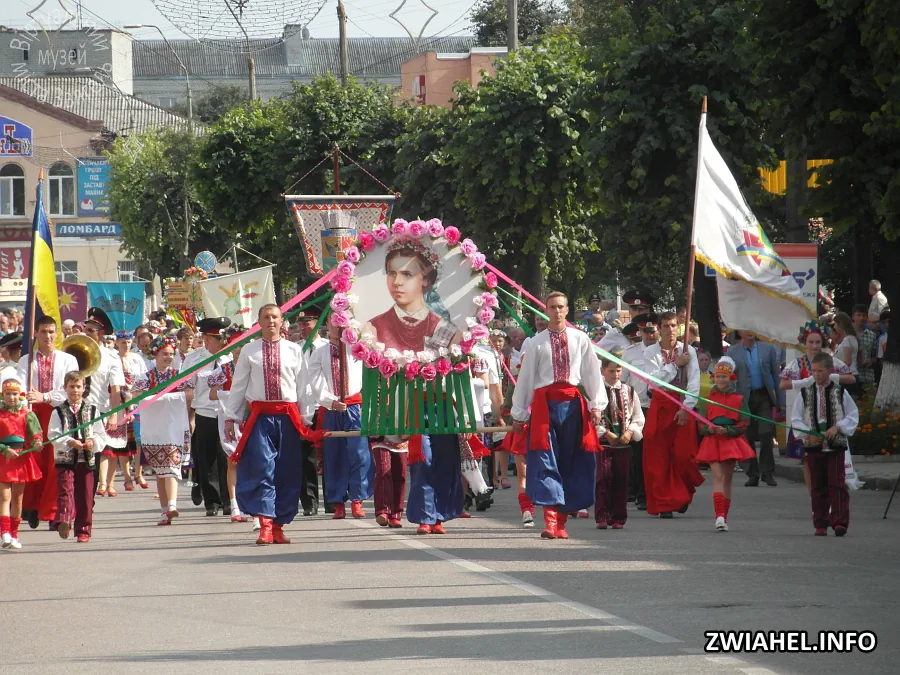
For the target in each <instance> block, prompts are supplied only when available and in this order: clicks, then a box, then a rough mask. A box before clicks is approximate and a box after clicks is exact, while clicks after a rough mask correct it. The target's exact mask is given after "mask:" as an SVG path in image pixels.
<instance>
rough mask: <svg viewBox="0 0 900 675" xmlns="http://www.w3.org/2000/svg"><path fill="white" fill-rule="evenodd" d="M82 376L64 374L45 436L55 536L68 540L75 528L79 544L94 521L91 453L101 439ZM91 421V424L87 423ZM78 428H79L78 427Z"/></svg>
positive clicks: (88, 534)
mask: <svg viewBox="0 0 900 675" xmlns="http://www.w3.org/2000/svg"><path fill="white" fill-rule="evenodd" d="M84 388H85V381H84V376H83V375H82V374H81V373H80V372H78V371H77V370H73V371H70V372H68V373H66V376H65V391H66V399H67V400H66V401H64V402H63V403H61V404H60V405H58V406H57V407H56V408H55V409H54V411H53V415H52V416H51V418H50V430H49V434H48V435H49V437H50V438H51V439H53V443H52V447H53V452H54V460H55V463H56V479H57V486H58V488H59V494H58V503H57V516H56V519H57V521H58V523H59V528H58V530H57V532H59V536H60V537H61V538H63V539H68V537H69V533H70V532H71V530H72V525H73V523H74V525H75V537H76V539H77V541H78V542H79V543H81V544H86V543H87V542H89V541H90V540H91V526H92V525H93V518H94V451H95V450H96V446H97V439H102V438H104V437H105V433H106V432H105V431H104V428H103V421H102V420H100V419H98V418H99V416H100V413H99V412H98V410H97V406H95V405H91V404H89V403H87V402H86V401H85V400H84ZM91 420H93V422H91ZM79 427H80V428H79Z"/></svg>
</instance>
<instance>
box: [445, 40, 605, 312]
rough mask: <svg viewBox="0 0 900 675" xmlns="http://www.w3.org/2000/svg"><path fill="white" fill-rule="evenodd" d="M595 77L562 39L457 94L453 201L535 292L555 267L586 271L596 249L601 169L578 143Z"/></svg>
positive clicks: (476, 233)
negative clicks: (584, 102) (594, 181)
mask: <svg viewBox="0 0 900 675" xmlns="http://www.w3.org/2000/svg"><path fill="white" fill-rule="evenodd" d="M593 78H594V75H593V73H592V72H591V70H590V69H589V68H588V67H587V64H586V60H585V53H584V50H583V49H582V47H581V45H580V44H579V43H578V40H577V39H576V38H575V36H574V35H573V34H571V33H562V34H560V35H556V36H553V37H551V38H547V39H545V40H543V41H542V42H541V43H540V44H539V45H538V46H537V47H535V48H534V49H523V50H521V51H519V52H517V53H515V54H513V55H511V56H510V57H508V58H506V59H503V60H501V61H499V62H498V64H497V74H496V76H495V77H487V78H485V79H483V80H482V81H481V83H480V84H479V86H478V88H474V87H472V86H470V85H467V84H461V85H459V86H458V87H457V89H456V91H457V94H458V96H459V99H458V101H457V104H456V106H455V107H454V110H453V113H452V115H451V118H450V119H451V127H450V130H449V132H448V135H447V141H448V143H447V146H446V152H447V159H448V161H449V162H450V165H451V166H452V167H453V183H454V184H455V187H456V193H455V200H454V201H455V204H456V206H457V208H459V209H460V210H461V211H462V212H463V214H464V215H465V218H466V222H465V227H466V231H467V232H471V233H472V235H473V237H474V238H475V239H476V241H478V242H479V244H480V245H481V246H482V248H484V249H485V250H486V251H487V253H489V254H491V255H492V256H493V257H494V259H497V260H501V259H502V260H503V264H504V266H505V267H506V268H507V269H508V270H509V271H510V272H511V273H513V274H514V276H516V278H518V279H519V281H520V282H522V283H524V284H525V285H526V286H527V287H528V288H529V289H530V290H531V291H532V292H536V293H538V294H539V293H540V292H541V291H542V290H543V286H544V279H545V277H546V276H547V274H548V272H549V271H550V270H552V269H557V270H560V272H561V273H564V274H566V275H579V276H580V275H582V274H583V272H584V257H585V255H586V254H587V253H588V252H590V251H592V250H595V249H596V240H595V237H594V235H593V233H592V232H591V230H590V228H589V226H588V225H589V222H590V219H591V217H592V216H593V215H594V213H595V212H596V201H595V199H594V197H595V195H594V194H593V193H592V191H591V190H590V189H589V186H588V181H587V179H586V176H587V175H589V174H590V173H591V172H592V171H594V167H593V166H592V165H591V164H590V162H586V161H585V160H584V157H583V155H582V151H581V147H580V143H581V137H582V135H583V134H585V133H586V132H588V131H589V126H590V125H589V121H588V115H587V114H586V112H585V110H584V109H583V108H582V107H581V104H580V100H581V97H582V92H583V89H584V88H585V87H586V86H587V85H589V84H591V83H592V82H593Z"/></svg>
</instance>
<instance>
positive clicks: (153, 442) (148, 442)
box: [134, 367, 192, 479]
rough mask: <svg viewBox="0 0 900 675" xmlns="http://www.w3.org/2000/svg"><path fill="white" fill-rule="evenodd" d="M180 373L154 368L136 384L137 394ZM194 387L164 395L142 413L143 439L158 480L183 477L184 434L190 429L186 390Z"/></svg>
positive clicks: (182, 387) (184, 386)
mask: <svg viewBox="0 0 900 675" xmlns="http://www.w3.org/2000/svg"><path fill="white" fill-rule="evenodd" d="M177 374H178V371H177V370H175V369H174V368H169V369H168V370H166V371H164V372H160V371H159V370H157V369H156V368H155V367H153V368H151V369H150V370H149V371H148V372H147V373H146V374H145V375H143V376H141V377H140V378H139V379H138V380H137V381H135V383H134V391H135V392H142V391H149V390H151V389H154V388H155V387H157V386H158V385H160V384H162V383H164V382H168V381H169V380H171V379H172V378H173V377H175V376H176V375H177ZM191 387H192V385H191V382H190V380H187V381H185V382H182V383H181V384H179V385H178V386H177V387H176V388H175V389H174V390H173V391H171V392H169V393H168V394H164V395H163V396H162V397H161V398H159V399H158V400H156V401H154V402H153V403H152V404H151V405H149V406H147V407H146V408H144V410H142V411H141V440H142V449H143V452H144V457H145V458H146V460H147V464H148V465H149V466H150V467H151V468H152V469H153V470H154V471H155V472H156V476H157V477H158V478H179V479H180V478H181V463H182V460H183V459H184V454H185V444H186V439H185V435H186V433H187V430H188V429H189V428H190V427H189V422H188V414H187V404H186V402H185V397H184V390H185V389H190V388H191Z"/></svg>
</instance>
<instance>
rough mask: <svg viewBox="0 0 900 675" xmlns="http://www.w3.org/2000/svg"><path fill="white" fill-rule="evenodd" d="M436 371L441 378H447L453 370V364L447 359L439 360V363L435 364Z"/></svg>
mask: <svg viewBox="0 0 900 675" xmlns="http://www.w3.org/2000/svg"><path fill="white" fill-rule="evenodd" d="M434 369H435V370H436V371H437V372H438V374H439V375H440V376H441V377H447V375H449V374H450V371H451V370H453V364H451V363H450V362H449V361H448V360H447V359H438V362H437V363H436V364H435V366H434Z"/></svg>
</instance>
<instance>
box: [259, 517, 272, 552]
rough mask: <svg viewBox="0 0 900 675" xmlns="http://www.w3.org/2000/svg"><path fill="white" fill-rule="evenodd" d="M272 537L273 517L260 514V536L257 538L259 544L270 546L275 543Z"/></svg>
mask: <svg viewBox="0 0 900 675" xmlns="http://www.w3.org/2000/svg"><path fill="white" fill-rule="evenodd" d="M274 543H275V541H274V540H273V539H272V519H271V518H266V517H265V516H259V538H258V539H257V540H256V545H257V546H268V545H269V544H274Z"/></svg>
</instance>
